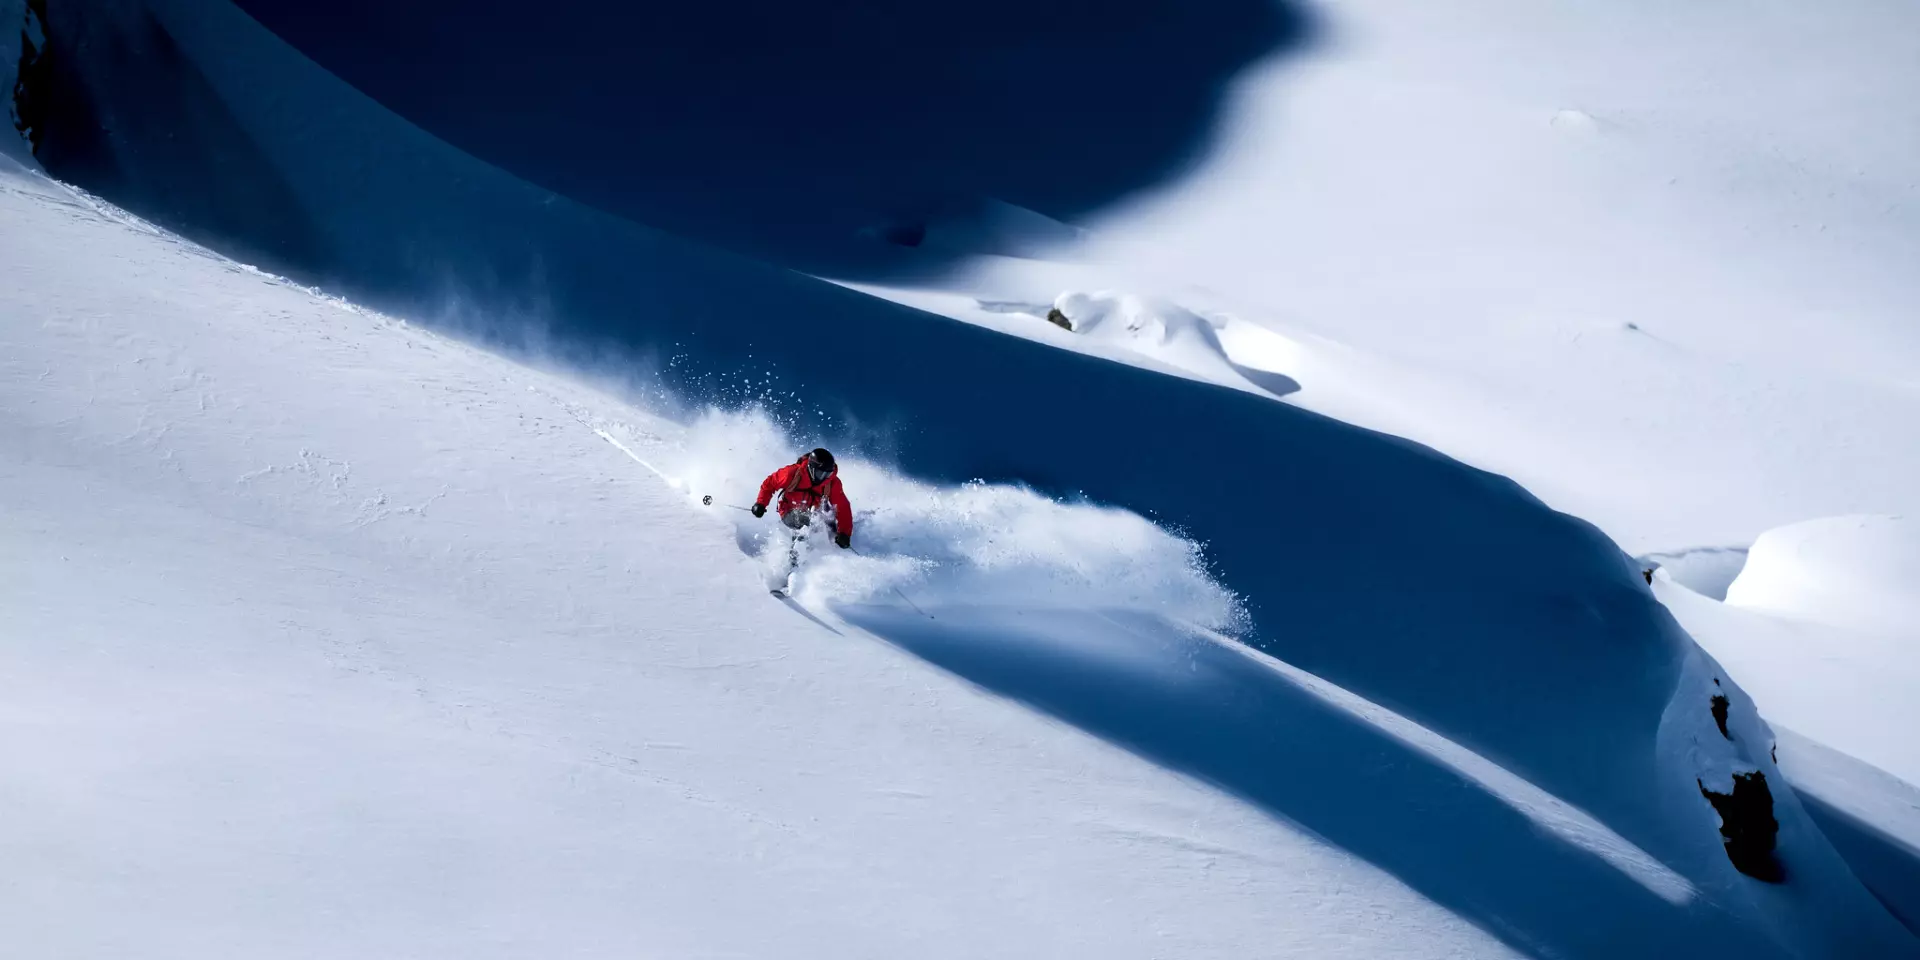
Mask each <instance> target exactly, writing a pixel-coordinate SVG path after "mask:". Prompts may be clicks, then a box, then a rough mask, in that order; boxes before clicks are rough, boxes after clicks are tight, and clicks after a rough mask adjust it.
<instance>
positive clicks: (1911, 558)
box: [1727, 515, 1920, 630]
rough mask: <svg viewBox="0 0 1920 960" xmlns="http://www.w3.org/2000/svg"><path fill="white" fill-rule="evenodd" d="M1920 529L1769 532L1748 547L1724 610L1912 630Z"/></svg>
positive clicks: (1850, 522)
mask: <svg viewBox="0 0 1920 960" xmlns="http://www.w3.org/2000/svg"><path fill="white" fill-rule="evenodd" d="M1916 584H1920V524H1916V523H1914V522H1913V521H1911V520H1909V519H1907V518H1905V517H1899V516H1871V515H1861V516H1844V517H1827V518H1822V519H1819V520H1808V521H1805V522H1803V523H1796V524H1791V525H1788V526H1784V527H1779V528H1776V529H1773V530H1769V531H1767V532H1766V533H1763V534H1761V535H1760V538H1759V539H1758V540H1756V541H1754V544H1753V549H1752V550H1751V551H1750V552H1749V554H1748V557H1747V563H1746V566H1745V568H1744V569H1742V570H1741V571H1740V576H1739V577H1737V578H1736V579H1735V580H1734V581H1733V584H1732V585H1731V586H1729V587H1728V588H1727V602H1728V603H1731V604H1736V605H1738V606H1742V607H1748V608H1751V609H1755V610H1762V611H1766V612H1771V613H1778V614H1785V615H1787V616H1793V617H1801V618H1804V619H1809V620H1820V621H1825V622H1828V623H1835V624H1842V625H1848V626H1856V627H1868V628H1882V629H1885V628H1893V629H1899V630H1908V629H1912V628H1913V627H1914V626H1916V625H1920V590H1916V589H1915V585H1916Z"/></svg>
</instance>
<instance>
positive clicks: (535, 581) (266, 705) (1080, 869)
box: [0, 174, 1506, 957]
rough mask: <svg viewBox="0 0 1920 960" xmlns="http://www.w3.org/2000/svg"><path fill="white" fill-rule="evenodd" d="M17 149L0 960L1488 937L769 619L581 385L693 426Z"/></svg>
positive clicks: (1472, 944)
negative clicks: (90, 194)
mask: <svg viewBox="0 0 1920 960" xmlns="http://www.w3.org/2000/svg"><path fill="white" fill-rule="evenodd" d="M0 182H3V183H4V185H5V190H4V194H0V209H4V222H5V223H6V230H5V231H4V234H0V237H4V247H3V248H0V249H3V250H4V254H5V255H4V257H3V258H0V264H3V266H0V269H3V270H4V272H5V277H6V280H5V282H4V283H3V284H0V289H4V290H5V291H6V293H5V295H4V301H3V302H0V317H4V320H5V322H4V323H3V324H0V331H3V332H4V337H5V343H4V347H5V349H4V350H3V351H0V356H4V358H5V359H4V361H0V391H4V392H0V408H4V409H5V410H6V411H7V416H6V417H5V418H4V420H3V421H0V424H4V425H3V426H0V451H4V454H3V455H0V489H4V491H5V492H4V497H3V498H0V499H4V501H5V502H6V503H7V504H8V507H7V509H6V511H5V518H6V519H5V522H4V526H0V531H4V532H3V533H0V537H4V540H0V543H4V548H0V557H4V558H5V559H4V565H5V576H4V577H0V582H4V583H5V587H4V593H0V604H3V605H4V607H5V609H6V610H7V611H8V614H7V617H6V618H5V627H4V629H3V630H0V635H3V636H4V643H5V652H6V657H5V660H6V663H5V669H4V671H0V678H4V679H0V683H3V684H4V687H5V694H4V697H0V700H4V702H5V703H6V705H7V706H6V708H5V711H4V717H5V721H4V722H5V724H6V727H7V729H8V734H7V736H6V737H4V738H0V742H4V744H5V747H4V752H5V762H4V765H3V766H4V769H5V770H6V773H5V774H4V784H5V792H6V794H7V796H8V797H9V798H10V800H9V804H8V806H9V810H10V812H9V815H8V816H7V817H6V818H5V820H6V825H5V827H4V828H0V838H3V839H0V846H3V847H4V849H5V851H6V855H5V857H4V858H0V859H3V860H4V863H5V867H4V868H0V871H3V872H0V875H3V876H4V878H5V879H4V886H5V888H6V889H7V890H8V891H9V893H8V895H7V896H6V897H5V898H0V899H3V900H4V904H5V905H4V907H0V917H3V918H4V919H3V922H0V927H4V928H5V929H6V931H7V933H6V935H5V939H6V941H7V942H8V944H9V947H8V952H10V953H18V954H20V955H33V956H66V957H82V956H126V955H128V954H129V953H137V954H139V955H141V956H150V957H163V956H180V957H200V956H208V955H221V956H242V955H269V954H270V955H275V956H343V957H345V956H394V955H438V956H525V955H527V954H528V953H530V952H531V953H538V954H541V955H548V956H552V955H568V956H613V955H622V956H625V955H632V954H633V953H635V952H643V953H667V954H672V955H676V956H739V955H752V956H771V955H779V956H836V957H840V956H899V955H901V954H903V953H911V954H914V955H918V956H980V955H982V954H986V953H1013V954H1023V953H1030V952H1039V953H1047V954H1078V953H1097V954H1101V955H1108V956H1142V957H1144V956H1156V955H1163V954H1164V953H1165V952H1167V951H1172V952H1176V953H1179V954H1180V955H1182V956H1222V957H1232V956H1246V955H1248V954H1249V953H1258V952H1264V951H1268V950H1283V951H1287V952H1296V951H1297V952H1306V953H1312V954H1314V955H1323V956H1353V957H1360V956H1408V957H1415V956H1420V957H1425V956H1435V955H1447V956H1462V957H1467V956H1497V955H1505V954H1506V951H1505V950H1504V949H1503V948H1501V947H1500V946H1499V945H1498V943H1497V942H1496V941H1495V940H1494V939H1492V938H1491V937H1489V936H1488V935H1487V934H1486V933H1483V932H1480V931H1478V930H1476V929H1475V928H1474V927H1473V926H1472V925H1471V924H1470V923H1468V922H1465V921H1463V920H1461V919H1460V918H1457V917H1455V916H1452V915H1450V914H1449V913H1448V912H1447V911H1446V910H1444V909H1441V908H1439V907H1437V906H1435V905H1434V904H1433V903H1432V902H1431V901H1430V900H1429V899H1428V898H1426V897H1423V896H1421V895H1419V894H1418V893H1416V892H1414V891H1413V890H1411V889H1409V888H1408V886H1407V885H1406V884H1404V883H1402V882H1399V881H1396V880H1395V879H1394V878H1393V877H1392V876H1391V875H1390V874H1389V873H1388V872H1386V871H1385V870H1382V869H1381V868H1379V867H1376V866H1371V865H1369V864H1367V863H1366V862H1365V860H1364V859H1363V858H1362V857H1360V856H1356V855H1355V854H1352V853H1349V852H1345V851H1342V850H1341V849H1339V848H1338V847H1336V846H1334V845H1331V844H1329V843H1327V842H1325V841H1323V840H1321V839H1318V838H1316V837H1314V836H1313V835H1312V834H1311V833H1310V832H1308V831H1305V830H1302V829H1301V828H1299V827H1297V826H1292V825H1289V824H1288V823H1286V822H1285V821H1284V820H1282V819H1280V818H1277V817H1275V816H1273V815H1272V814H1271V813H1270V812H1268V811H1266V810H1263V809H1262V808H1261V807H1260V806H1259V805H1257V804H1254V803H1250V802H1247V801H1245V800H1241V799H1236V798H1235V797H1234V796H1232V795H1231V794H1230V793H1228V792H1223V791H1221V790H1219V789H1217V788H1214V787H1210V786H1207V785H1205V784H1203V783H1201V782H1199V781H1196V780H1193V779H1190V778H1187V777H1183V776H1180V775H1179V774H1177V773H1174V772H1170V771H1167V770H1164V769H1162V768H1159V767H1157V766H1156V765H1154V764H1152V763H1149V762H1146V761H1144V760H1142V759H1140V758H1138V757H1135V756H1132V755H1129V754H1128V753H1127V752H1125V751H1123V750H1119V749H1115V748H1114V747H1113V746H1110V745H1108V744H1106V743H1104V742H1102V741H1101V740H1100V739H1098V738H1095V737H1091V736H1088V735H1087V734H1085V733H1081V732H1079V731H1076V730H1074V729H1072V728H1071V727H1068V726H1065V725H1061V724H1058V723H1051V722H1048V721H1046V720H1045V719H1043V718H1042V717H1039V716H1036V715H1035V714H1033V713H1031V712H1029V711H1027V710H1025V709H1023V708H1021V707H1018V706H1016V705H1013V704H1010V703H1008V702H1006V701H1004V700H1001V699H999V698H996V697H993V696H991V695H989V694H987V693H985V692H983V691H981V690H980V689H978V688H977V687H975V686H973V685H971V684H969V683H966V682H965V681H963V680H960V679H957V678H955V677H953V676H951V675H949V674H947V673H945V672H942V671H941V670H938V669H935V668H933V667H930V666H928V665H925V664H923V663H921V662H919V661H918V660H916V659H915V658H914V657H912V656H910V655H908V654H906V653H903V652H900V651H898V650H895V649H893V648H891V647H889V646H887V645H886V644H885V643H882V642H878V641H876V639H875V638H874V637H873V636H871V635H869V634H867V633H865V632H862V631H861V630H859V629H858V628H856V627H853V626H850V625H848V624H846V623H844V622H841V621H840V620H839V619H838V618H837V617H834V616H833V615H832V614H831V613H827V612H824V611H822V612H820V613H818V614H816V613H813V612H810V611H808V610H806V609H804V608H801V609H790V608H789V607H787V606H783V605H782V604H781V603H779V602H778V601H776V600H774V599H773V598H771V597H769V596H768V595H767V594H766V593H765V591H764V589H763V588H762V587H761V586H760V582H759V579H758V576H757V575H756V573H755V571H754V560H753V559H752V558H751V557H749V556H746V555H745V554H743V552H742V550H741V549H740V548H739V547H738V546H737V544H736V542H735V539H734V537H733V536H732V535H731V528H730V527H729V525H728V523H726V522H725V521H724V520H722V519H721V518H720V517H719V516H717V513H718V511H717V510H714V509H704V510H703V509H702V508H701V507H699V506H697V505H696V504H695V502H694V501H693V500H692V499H691V498H690V497H688V496H686V495H685V494H684V493H683V492H681V491H679V490H676V489H674V488H672V487H670V486H668V485H667V484H665V483H663V482H661V481H660V480H659V479H658V478H656V477H655V476H653V475H652V474H649V473H647V472H646V471H644V470H641V469H639V468H638V467H636V466H635V465H634V464H633V463H632V462H631V461H630V460H629V459H627V458H626V457H625V456H622V455H621V454H620V452H619V451H618V450H616V449H615V448H614V447H612V446H610V445H608V444H607V443H605V442H603V441H602V440H601V439H600V438H599V437H598V436H596V434H595V433H594V430H593V428H592V427H590V426H589V425H587V424H586V423H583V422H582V419H581V418H583V417H589V418H599V419H601V420H605V421H606V422H618V423H619V424H622V425H624V427H623V429H626V430H627V431H629V435H630V436H638V435H640V434H643V433H644V434H648V435H652V436H653V437H655V441H654V442H655V443H657V444H661V445H663V446H665V447H668V448H671V449H677V447H676V446H675V445H673V444H672V443H671V442H670V441H669V440H668V439H667V438H671V437H673V436H676V435H677V433H678V428H676V427H675V425H673V424H670V423H666V422H663V421H660V420H658V419H656V418H653V417H650V416H648V415H646V414H644V413H642V412H640V411H637V410H634V409H632V408H629V407H627V406H625V405H623V404H620V403H617V402H614V401H611V400H607V399H605V398H603V397H600V396H598V395H596V394H593V393H591V392H589V391H586V390H583V389H581V388H578V387H575V386H572V385H570V384H568V383H566V382H564V381H561V380H557V379H555V378H552V377H550V376H545V375H542V374H539V373H536V372H533V371H530V370H528V369H525V368H522V367H516V366H514V365H512V364H509V363H506V362H504V361H501V360H499V359H496V358H493V357H491V356H488V355H486V354H483V353H479V352H477V351H474V350H473V349H471V348H468V347H464V346H461V345H459V344H456V343H452V342H449V341H446V340H443V339H440V338H438V337H434V336H431V335H428V334H424V333H421V332H418V331H416V330H413V329H411V328H409V327H408V326H406V325H404V324H399V323H396V322H394V321H391V320H387V319H384V318H382V317H379V316H377V315H373V314H368V313H365V312H362V311H358V310H355V309H352V308H350V307H348V306H346V305H345V304H343V303H340V302H337V301H332V300H327V299H324V298H320V297H316V296H314V295H312V294H310V293H307V292H305V291H303V290H301V289H299V288H297V287H293V286H290V285H288V284H286V283H283V282H279V281H276V280H274V279H272V278H270V277H266V276H263V275H260V274H258V273H254V272H250V271H248V270H245V269H243V268H240V267H237V266H235V265H233V264H231V263H229V262H226V261H223V260H221V259H219V258H217V257H213V256H211V255H208V254H207V253H206V252H204V251H202V250H199V249H197V248H195V247H193V246H191V245H188V244H184V243H180V242H178V241H175V240H172V239H170V238H168V237H166V236H165V235H164V234H160V233H157V232H155V231H153V230H151V229H145V228H142V227H140V226H139V225H138V224H136V223H131V222H127V221H125V220H123V219H121V218H119V217H116V216H113V215H112V214H111V212H110V211H106V210H104V209H103V208H101V207H98V206H95V205H93V204H89V203H85V202H82V201H80V200H78V199H76V198H74V197H71V196H66V195H63V194H62V193H61V192H60V191H58V190H55V189H53V188H51V187H50V185H47V184H45V183H36V182H29V181H24V180H21V179H19V178H18V177H16V176H14V175H11V174H9V175H7V176H6V177H5V179H4V181H0ZM637 442H638V441H636V443H637ZM637 449H641V450H645V449H648V448H647V447H645V446H640V447H637ZM671 449H670V450H669V452H671ZM849 475H850V478H852V479H850V483H853V484H854V486H853V489H854V490H855V492H856V494H857V495H861V496H862V497H863V501H866V502H872V500H871V498H872V497H873V495H874V494H875V493H876V490H875V488H876V487H879V486H882V485H883V484H884V482H885V481H884V479H883V477H882V476H881V475H879V474H878V473H877V472H875V471H873V470H872V469H871V468H865V467H862V468H860V469H850V471H849ZM949 495H950V496H960V497H964V496H968V495H969V494H967V493H966V492H964V491H950V492H949ZM972 495H973V496H985V497H991V498H996V499H998V500H999V501H1000V502H1002V503H1011V504H1013V505H1015V508H1016V509H1022V510H1025V511H1026V512H1027V513H1028V514H1030V515H1031V514H1039V515H1045V514H1047V513H1048V512H1050V511H1051V512H1055V513H1059V514H1061V515H1063V516H1064V517H1066V518H1067V519H1068V520H1069V521H1071V522H1069V523H1068V524H1067V525H1068V526H1076V525H1077V526H1079V527H1081V528H1083V529H1086V528H1091V530H1092V531H1093V532H1094V533H1097V532H1099V531H1102V530H1107V531H1110V533H1109V535H1107V536H1096V535H1092V534H1086V535H1083V536H1081V537H1080V538H1079V541H1078V546H1079V548H1080V549H1079V559H1080V560H1082V561H1083V562H1085V563H1088V564H1098V563H1099V562H1101V560H1102V557H1101V555H1100V554H1099V553H1098V552H1097V551H1098V550H1099V549H1100V548H1101V547H1102V546H1103V545H1104V546H1105V548H1106V549H1108V550H1119V549H1128V550H1135V549H1137V548H1138V547H1139V546H1140V545H1141V542H1140V538H1141V537H1142V536H1145V537H1148V538H1149V539H1151V538H1153V537H1158V538H1159V540H1160V542H1166V543H1172V542H1174V541H1171V538H1168V537H1166V535H1165V534H1159V533H1157V532H1155V531H1153V530H1152V528H1151V527H1148V526H1147V525H1146V524H1144V523H1142V522H1141V521H1139V520H1137V519H1135V518H1131V517H1129V516H1127V515H1125V514H1119V513H1113V512H1089V511H1088V509H1087V508H1074V507H1070V506H1069V507H1055V506H1054V505H1052V504H1049V503H1048V502H1047V501H1045V500H1042V499H1040V498H1037V497H1034V496H1033V495H1031V494H1024V493H1020V492H1018V491H1010V490H997V491H996V490H992V489H989V490H982V491H979V492H978V493H976V494H972ZM881 502H883V503H884V502H886V501H884V500H883V501H881ZM741 516H744V514H742V515H741ZM873 522H874V525H875V526H876V527H883V526H884V522H885V521H883V520H875V521H873ZM763 528H764V525H763ZM863 541H866V542H870V543H872V544H874V545H875V548H877V549H885V545H886V544H887V543H889V540H888V539H887V536H886V534H884V533H883V532H880V531H878V530H876V531H875V532H873V533H872V534H871V535H870V537H869V536H863ZM907 542H909V543H915V544H916V545H920V544H918V543H917V542H916V541H912V540H909V541H907ZM953 542H954V544H955V546H954V549H957V550H961V549H965V548H966V544H965V541H964V539H960V538H956V539H954V541H953ZM1107 562H1108V563H1111V562H1112V560H1111V559H1110V558H1109V559H1108V560H1107ZM1174 567H1175V570H1174V571H1171V572H1170V573H1171V574H1174V575H1177V572H1178V570H1180V569H1184V568H1183V567H1181V564H1180V563H1179V562H1178V561H1176V562H1175V564H1174ZM1047 569H1048V567H1047V566H1046V564H1045V563H1044V562H1040V563H1031V562H1030V564H1029V570H1030V571H1037V572H1041V573H1044V572H1046V571H1047ZM1189 576H1191V575H1189ZM1192 582H1194V583H1196V584H1204V582H1205V581H1204V580H1200V581H1192ZM1088 591H1094V592H1095V595H1094V596H1091V597H1090V596H1089V595H1088ZM1101 591H1110V592H1101ZM841 595H844V596H848V597H854V598H857V597H858V596H859V595H858V594H857V593H850V592H846V591H844V590H843V591H842V593H841ZM920 595H921V596H922V597H923V599H931V598H934V597H936V595H935V594H932V593H927V592H923V593H921V594H920ZM1177 596H1178V594H1177V593H1175V592H1171V591H1169V592H1164V593H1161V594H1156V595H1155V597H1154V599H1158V600H1169V599H1172V598H1176V597H1177ZM883 599H891V598H890V597H888V598H883ZM1075 599H1078V600H1082V601H1086V600H1089V599H1092V600H1096V601H1097V602H1100V603H1102V604H1104V605H1106V606H1107V607H1108V609H1109V610H1111V611H1114V613H1112V614H1110V615H1119V611H1125V610H1128V609H1131V610H1133V611H1135V613H1136V616H1135V618H1134V619H1133V623H1134V624H1135V627H1136V629H1145V630H1146V631H1147V632H1146V635H1145V636H1144V637H1142V638H1139V639H1138V641H1137V642H1138V643H1140V644H1142V645H1143V647H1144V650H1145V654H1144V655H1155V654H1153V651H1154V650H1155V649H1157V645H1161V644H1164V645H1170V646H1172V647H1174V648H1176V649H1179V650H1184V649H1186V648H1188V647H1192V646H1193V645H1194V644H1196V643H1200V644H1201V646H1202V647H1205V648H1206V649H1225V648H1219V647H1216V646H1211V645H1208V644H1205V643H1203V642H1201V641H1196V640H1193V639H1191V638H1190V636H1189V634H1188V633H1186V632H1182V631H1176V630H1172V629H1171V628H1170V627H1168V626H1166V625H1165V621H1163V620H1159V619H1155V618H1152V617H1148V616H1146V615H1147V614H1150V613H1178V612H1182V611H1181V610H1180V609H1179V608H1178V607H1177V606H1175V607H1173V608H1171V609H1162V610H1155V609H1153V608H1142V607H1141V606H1140V601H1139V599H1137V598H1130V597H1128V596H1127V595H1125V593H1124V592H1122V591H1121V590H1120V589H1119V588H1118V587H1109V586H1104V585H1102V584H1093V585H1088V586H1085V587H1083V588H1082V592H1081V593H1080V594H1079V595H1078V596H1077V597H1076V598H1075ZM1141 617H1146V619H1141ZM1124 637H1126V638H1128V639H1131V638H1132V637H1133V635H1132V634H1126V635H1124ZM1231 656H1232V657H1236V658H1240V661H1241V662H1250V661H1247V660H1246V657H1245V655H1244V654H1241V653H1233V654H1231ZM1379 749H1384V748H1379ZM1358 759H1359V758H1356V760H1358Z"/></svg>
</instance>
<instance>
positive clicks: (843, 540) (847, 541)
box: [833, 533, 853, 550]
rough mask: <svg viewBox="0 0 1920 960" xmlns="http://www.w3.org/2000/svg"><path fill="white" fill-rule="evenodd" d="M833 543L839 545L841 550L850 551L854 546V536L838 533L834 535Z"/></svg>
mask: <svg viewBox="0 0 1920 960" xmlns="http://www.w3.org/2000/svg"><path fill="white" fill-rule="evenodd" d="M833 542H834V543H837V544H839V545H840V549H842V550H845V549H848V548H850V547H852V546H853V535H852V534H848V533H836V534H834V535H833Z"/></svg>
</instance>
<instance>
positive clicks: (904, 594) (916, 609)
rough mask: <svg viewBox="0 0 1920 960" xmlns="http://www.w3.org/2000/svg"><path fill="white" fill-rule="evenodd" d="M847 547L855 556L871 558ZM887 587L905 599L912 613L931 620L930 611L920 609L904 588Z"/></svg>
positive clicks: (932, 617) (890, 585)
mask: <svg viewBox="0 0 1920 960" xmlns="http://www.w3.org/2000/svg"><path fill="white" fill-rule="evenodd" d="M847 549H848V550H852V551H853V555H854V556H856V557H866V558H867V559H868V560H872V559H873V557H872V556H871V555H869V554H865V553H861V552H860V551H859V550H857V549H855V548H853V547H848V548H847ZM888 589H891V590H892V591H893V594H894V596H896V597H899V598H900V599H902V600H905V601H906V602H907V606H909V607H912V608H913V612H914V613H917V614H919V615H921V616H923V617H926V618H927V619H928V620H932V619H934V616H933V614H931V613H928V612H926V611H925V610H922V609H920V605H919V604H917V603H914V602H913V598H912V597H909V596H907V592H906V591H905V590H902V589H900V588H899V587H897V586H893V585H892V584H889V585H888Z"/></svg>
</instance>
